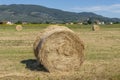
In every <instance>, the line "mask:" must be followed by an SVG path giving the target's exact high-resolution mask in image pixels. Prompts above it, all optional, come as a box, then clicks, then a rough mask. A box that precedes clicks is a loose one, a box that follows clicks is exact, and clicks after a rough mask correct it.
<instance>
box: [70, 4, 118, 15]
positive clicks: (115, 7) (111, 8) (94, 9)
mask: <svg viewBox="0 0 120 80" xmlns="http://www.w3.org/2000/svg"><path fill="white" fill-rule="evenodd" d="M72 10H74V11H76V12H80V11H81V12H82V11H87V12H100V11H106V12H113V13H120V4H113V5H108V6H106V5H103V6H90V7H74V8H72Z"/></svg>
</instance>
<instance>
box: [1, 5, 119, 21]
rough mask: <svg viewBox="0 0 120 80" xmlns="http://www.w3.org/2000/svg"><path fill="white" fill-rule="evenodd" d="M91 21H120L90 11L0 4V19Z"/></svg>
mask: <svg viewBox="0 0 120 80" xmlns="http://www.w3.org/2000/svg"><path fill="white" fill-rule="evenodd" d="M88 19H90V20H91V21H95V20H98V21H104V22H120V19H119V18H108V17H104V16H101V15H97V14H95V13H92V12H81V13H75V12H68V11H63V10H59V9H53V8H47V7H44V6H40V5H28V4H27V5H26V4H11V5H0V21H12V22H17V21H22V22H32V23H46V22H48V23H67V22H83V21H86V20H88Z"/></svg>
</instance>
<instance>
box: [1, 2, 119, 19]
mask: <svg viewBox="0 0 120 80" xmlns="http://www.w3.org/2000/svg"><path fill="white" fill-rule="evenodd" d="M3 4H7V5H8V4H35V5H42V6H45V7H49V8H56V9H61V10H64V11H70V12H77V13H79V12H94V13H97V14H100V15H103V16H106V17H111V18H113V17H116V18H120V0H0V5H3Z"/></svg>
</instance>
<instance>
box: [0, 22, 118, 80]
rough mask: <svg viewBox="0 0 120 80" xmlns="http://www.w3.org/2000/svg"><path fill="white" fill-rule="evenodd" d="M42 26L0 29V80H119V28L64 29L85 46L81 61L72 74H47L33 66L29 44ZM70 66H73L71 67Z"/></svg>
mask: <svg viewBox="0 0 120 80" xmlns="http://www.w3.org/2000/svg"><path fill="white" fill-rule="evenodd" d="M46 26H48V25H46V24H37V25H23V30H22V31H16V30H15V26H14V25H13V26H6V25H0V80H120V25H102V26H101V29H100V30H99V31H92V30H91V27H90V26H91V25H89V26H88V25H67V26H68V27H69V28H71V29H72V30H73V31H75V32H76V33H77V34H78V35H79V36H80V38H81V39H82V40H83V41H84V44H85V51H84V53H85V61H84V63H83V65H82V66H81V68H80V69H79V70H78V71H75V72H69V73H67V72H65V73H49V72H46V71H45V69H44V68H43V66H41V65H39V66H36V59H35V57H34V54H33V42H34V40H35V39H36V36H37V35H38V33H39V32H40V31H42V30H43V29H44V28H45V27H46ZM73 65H74V64H73Z"/></svg>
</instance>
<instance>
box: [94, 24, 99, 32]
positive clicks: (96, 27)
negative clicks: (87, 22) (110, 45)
mask: <svg viewBox="0 0 120 80" xmlns="http://www.w3.org/2000/svg"><path fill="white" fill-rule="evenodd" d="M92 30H93V31H99V30H100V27H99V26H98V25H93V26H92Z"/></svg>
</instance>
